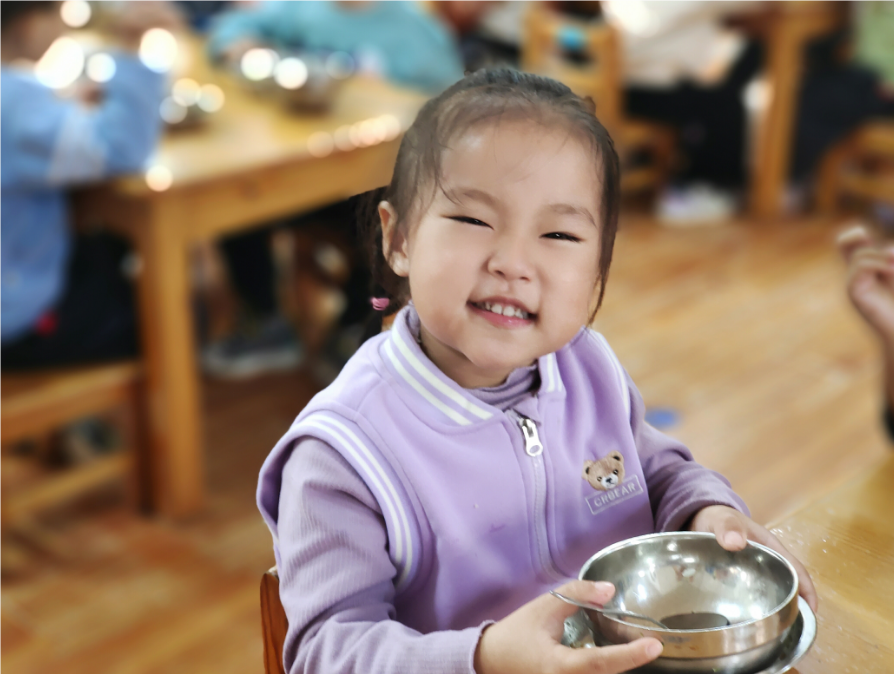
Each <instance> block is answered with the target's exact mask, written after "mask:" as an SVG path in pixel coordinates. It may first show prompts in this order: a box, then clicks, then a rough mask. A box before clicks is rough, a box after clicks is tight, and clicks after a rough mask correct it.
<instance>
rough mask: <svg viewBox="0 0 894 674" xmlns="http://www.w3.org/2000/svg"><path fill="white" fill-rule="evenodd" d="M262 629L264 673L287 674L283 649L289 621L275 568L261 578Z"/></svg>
mask: <svg viewBox="0 0 894 674" xmlns="http://www.w3.org/2000/svg"><path fill="white" fill-rule="evenodd" d="M261 629H262V632H263V635H264V671H265V672H266V674H286V670H285V668H284V667H283V663H282V649H283V644H284V643H285V641H286V632H288V630H289V620H288V618H286V612H285V609H283V607H282V601H280V598H279V574H278V573H277V571H276V567H275V566H274V567H273V568H272V569H270V570H269V571H267V572H266V573H265V574H264V575H263V576H262V577H261Z"/></svg>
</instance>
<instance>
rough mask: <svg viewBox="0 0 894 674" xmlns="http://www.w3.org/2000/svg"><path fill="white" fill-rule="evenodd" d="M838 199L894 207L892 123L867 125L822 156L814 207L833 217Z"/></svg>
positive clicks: (893, 139) (875, 122)
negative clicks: (856, 200) (866, 201)
mask: <svg viewBox="0 0 894 674" xmlns="http://www.w3.org/2000/svg"><path fill="white" fill-rule="evenodd" d="M842 197H856V198H857V199H872V200H875V201H883V202H885V203H887V204H890V205H891V206H894V121H891V120H878V121H873V122H868V123H866V124H864V125H863V126H861V127H860V128H859V129H857V130H856V131H855V132H854V133H852V134H851V135H850V136H848V137H847V138H845V139H844V140H843V141H841V142H840V143H838V144H837V145H836V146H835V147H833V148H832V149H831V150H829V152H827V153H826V156H825V158H824V159H823V162H822V164H821V165H820V170H819V176H818V180H817V207H818V208H819V210H820V212H822V213H825V214H833V213H835V212H836V211H837V210H838V208H839V207H840V205H841V203H840V202H841V199H842Z"/></svg>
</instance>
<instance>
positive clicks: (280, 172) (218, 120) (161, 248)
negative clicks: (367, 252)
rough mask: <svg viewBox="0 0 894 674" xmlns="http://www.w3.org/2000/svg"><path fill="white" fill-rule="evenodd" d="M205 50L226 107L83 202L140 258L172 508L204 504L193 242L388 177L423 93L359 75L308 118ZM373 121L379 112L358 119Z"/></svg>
mask: <svg viewBox="0 0 894 674" xmlns="http://www.w3.org/2000/svg"><path fill="white" fill-rule="evenodd" d="M197 51H198V50H197V49H196V48H195V46H194V47H193V52H194V58H193V61H194V63H195V64H196V65H195V67H194V71H193V74H191V76H192V77H195V79H197V80H198V81H199V82H201V83H206V82H209V81H213V82H215V83H217V84H218V85H219V86H220V87H221V88H222V89H223V91H224V94H225V97H226V101H225V104H224V107H223V109H222V110H221V111H220V112H218V113H216V114H214V115H213V116H212V117H211V118H210V119H209V120H208V122H207V124H206V125H204V126H203V127H201V128H197V129H194V130H187V129H183V130H176V131H173V132H171V133H169V134H168V135H167V137H166V138H165V139H164V141H163V143H162V144H161V147H160V149H159V150H158V152H157V153H156V155H155V156H154V157H153V159H152V160H151V162H150V167H152V168H150V169H149V171H148V172H147V174H146V176H145V177H144V176H137V177H128V178H125V179H121V180H118V181H115V182H112V183H109V184H105V185H103V186H100V187H98V188H95V189H90V190H87V191H86V192H84V193H82V194H81V195H79V197H78V199H77V200H76V213H77V218H78V220H79V221H81V222H84V221H86V222H92V221H96V222H101V223H103V224H104V225H105V226H109V227H111V228H113V229H115V230H117V231H119V232H123V233H124V234H125V235H126V236H128V237H129V238H130V239H131V240H132V241H133V242H134V243H135V245H136V248H137V250H138V252H139V255H140V257H141V260H142V273H141V275H140V278H139V305H140V324H141V330H142V341H143V352H144V356H145V359H146V384H147V389H148V414H147V417H148V426H149V428H148V436H149V439H148V441H149V445H150V455H151V457H152V465H151V467H150V472H151V475H150V481H151V484H152V497H151V504H150V505H151V506H152V507H153V509H154V510H155V511H156V512H159V513H161V514H164V515H167V516H172V517H182V516H186V515H189V514H191V513H194V512H196V511H197V510H198V509H199V508H200V507H201V505H202V501H203V482H204V462H203V447H202V430H201V406H200V398H199V377H198V369H197V364H196V340H195V338H194V335H193V321H192V312H191V307H190V305H191V302H190V281H189V269H188V258H189V251H190V247H191V246H192V245H193V244H195V243H196V242H199V241H202V240H208V239H213V238H215V237H219V236H221V235H224V234H230V233H233V232H236V231H239V230H244V229H247V228H251V227H254V226H258V225H262V224H264V223H265V222H268V221H270V220H271V219H273V218H276V217H280V216H285V215H289V214H295V213H299V212H301V211H306V210H309V209H313V208H315V207H318V206H323V205H326V204H328V203H334V202H336V201H339V200H341V199H344V198H346V197H348V196H351V195H353V194H357V193H360V192H364V191H366V190H369V189H372V188H374V187H377V186H379V185H383V184H385V183H387V182H388V180H389V179H390V176H391V171H392V168H393V164H394V159H395V156H396V153H397V147H398V143H399V134H400V133H401V129H406V128H407V127H408V126H409V124H410V123H411V122H412V120H413V119H414V118H415V115H416V112H417V111H418V109H419V108H420V107H421V104H422V103H423V102H424V99H423V98H422V97H421V96H419V95H418V94H415V93H411V92H407V91H404V90H399V89H397V88H395V87H392V86H390V85H388V84H385V83H382V82H379V81H373V80H369V79H362V78H356V79H354V80H352V81H349V82H348V83H347V84H346V85H345V87H344V88H343V89H342V91H341V92H340V93H339V97H338V100H337V103H336V104H335V106H334V108H333V109H332V110H331V112H329V113H328V114H325V115H322V116H320V115H317V116H309V115H304V116H301V115H297V114H294V113H289V112H287V111H286V110H285V109H284V107H283V106H281V105H278V104H277V103H276V102H275V101H272V100H268V99H265V98H262V97H259V96H258V95H257V94H255V93H252V92H249V91H247V90H246V89H245V88H244V87H242V86H238V85H237V83H236V82H235V81H234V80H232V79H230V76H228V75H222V74H219V73H212V72H210V71H209V70H208V68H207V67H206V66H203V65H202V63H203V61H204V59H202V58H201V57H200V56H199V54H200V52H199V53H196V52H197ZM368 120H378V121H376V122H374V123H373V124H372V125H371V124H370V123H367V124H366V126H360V124H361V123H362V122H364V121H368ZM396 123H397V124H398V125H399V126H395V124H396ZM384 133H387V134H388V138H390V139H388V140H385V139H383V138H382V135H383V134H384ZM321 134H329V136H328V137H327V136H326V135H321ZM395 134H396V135H395ZM327 138H328V142H327ZM333 138H334V139H335V140H338V141H339V143H338V144H339V145H341V147H342V148H348V146H349V144H350V141H351V139H353V140H354V142H355V143H359V146H354V147H351V148H350V149H339V148H338V147H335V148H331V145H332V139H333ZM329 149H331V152H329V153H328V154H327V150H329ZM168 182H169V183H170V184H169V185H168V184H167V183H168ZM147 183H152V184H153V185H154V187H155V189H152V188H150V186H149V184H147Z"/></svg>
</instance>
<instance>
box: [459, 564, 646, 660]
mask: <svg viewBox="0 0 894 674" xmlns="http://www.w3.org/2000/svg"><path fill="white" fill-rule="evenodd" d="M559 592H561V593H562V594H565V595H568V596H569V597H574V598H575V599H578V600H580V601H586V602H592V603H595V604H600V605H603V604H605V603H606V602H607V601H608V600H609V599H611V598H612V595H613V594H614V593H615V588H614V586H613V585H612V584H611V583H601V582H598V583H594V582H590V581H587V580H576V581H573V582H571V583H566V584H565V585H563V586H562V587H561V588H559ZM576 610H577V609H576V608H575V607H574V606H569V605H568V604H566V603H565V602H563V601H561V600H559V599H557V598H555V597H553V596H552V595H550V594H544V595H541V596H540V597H537V599H534V600H533V601H530V602H528V603H527V604H525V605H524V606H522V607H521V608H520V609H518V610H517V611H515V612H514V613H512V614H510V615H508V616H506V617H505V618H503V620H500V621H499V622H496V623H494V624H493V625H489V626H488V627H486V628H485V629H484V632H483V633H482V635H481V640H480V641H479V642H478V649H477V650H476V651H475V672H476V674H525V673H526V672H531V674H534V673H535V672H536V673H542V672H553V673H554V674H578V673H580V674H583V672H587V673H588V674H619V673H620V672H626V671H628V670H631V669H634V668H636V667H640V666H642V665H644V664H646V663H647V662H651V661H652V660H654V659H655V658H657V657H658V656H659V655H660V654H661V649H662V646H661V642H660V641H658V640H657V639H637V640H636V641H634V642H631V643H629V644H624V645H620V646H606V647H605V648H579V649H575V648H569V647H568V646H563V645H562V644H561V639H562V634H563V632H564V629H565V627H564V623H565V618H567V617H568V616H570V615H572V614H573V613H574V612H575V611H576Z"/></svg>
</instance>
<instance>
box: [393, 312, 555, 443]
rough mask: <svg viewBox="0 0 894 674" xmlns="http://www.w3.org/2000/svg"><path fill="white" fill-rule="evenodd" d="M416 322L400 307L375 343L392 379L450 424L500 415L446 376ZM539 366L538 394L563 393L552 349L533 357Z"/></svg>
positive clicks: (470, 423)
mask: <svg viewBox="0 0 894 674" xmlns="http://www.w3.org/2000/svg"><path fill="white" fill-rule="evenodd" d="M415 323H418V315H417V314H416V310H415V309H414V308H413V306H412V304H410V305H409V306H406V307H404V308H403V309H402V310H401V311H400V313H398V315H397V316H396V317H395V319H394V323H393V325H392V327H391V330H390V331H389V335H388V337H386V338H385V339H384V340H382V342H381V343H380V346H379V354H380V356H381V358H382V360H383V361H384V363H385V366H386V368H387V369H388V370H389V371H390V372H391V374H392V376H393V377H394V379H395V381H396V382H397V383H398V385H399V386H400V387H401V388H402V389H403V390H404V392H405V393H407V394H409V396H410V397H411V399H413V400H414V401H417V402H416V403H415V404H414V405H413V407H414V408H416V407H419V408H421V409H420V412H423V410H424V412H423V414H424V416H425V417H427V418H431V419H432V420H437V421H438V422H440V423H441V424H446V425H447V426H454V427H466V426H475V425H478V424H481V423H485V422H488V421H491V420H498V419H502V418H503V413H502V411H501V410H499V409H497V408H496V407H493V406H491V405H488V404H486V403H483V402H482V401H481V400H479V399H478V398H476V397H475V396H474V395H472V394H471V393H470V392H469V391H467V390H466V389H464V388H463V387H461V386H460V385H459V384H457V383H456V382H455V381H453V380H452V379H450V378H449V377H448V376H447V375H445V374H444V373H443V372H441V370H440V369H439V368H438V366H437V365H435V364H434V363H433V362H432V361H431V360H430V359H429V358H428V356H426V355H425V353H424V352H423V351H422V348H421V347H420V346H419V343H418V342H417V341H416V335H415V333H414V331H413V329H412V327H411V324H415ZM537 366H538V369H539V370H540V380H541V384H540V390H539V391H538V393H537V397H538V398H542V399H543V398H548V397H554V396H560V397H564V395H565V387H564V385H563V383H562V377H561V374H560V373H559V367H558V361H557V359H556V354H555V353H549V354H547V355H545V356H542V357H541V358H539V359H538V361H537Z"/></svg>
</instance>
